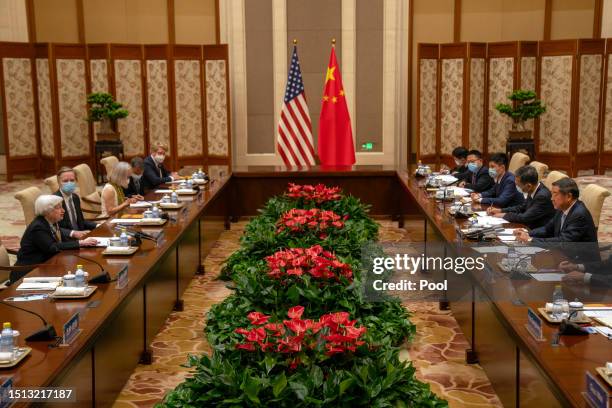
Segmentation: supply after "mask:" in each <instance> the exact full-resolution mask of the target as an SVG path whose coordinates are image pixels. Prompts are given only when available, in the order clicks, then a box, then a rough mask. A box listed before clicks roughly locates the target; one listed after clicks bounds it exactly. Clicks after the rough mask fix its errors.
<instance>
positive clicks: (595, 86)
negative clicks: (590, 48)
mask: <svg viewBox="0 0 612 408" xmlns="http://www.w3.org/2000/svg"><path fill="white" fill-rule="evenodd" d="M602 63H603V57H602V56H601V55H582V56H581V58H580V101H579V102H578V139H577V140H578V153H592V152H597V130H598V129H597V124H598V123H599V102H600V91H601V64H602Z"/></svg>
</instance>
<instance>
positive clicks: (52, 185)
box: [45, 176, 59, 194]
mask: <svg viewBox="0 0 612 408" xmlns="http://www.w3.org/2000/svg"><path fill="white" fill-rule="evenodd" d="M45 185H46V186H47V187H49V190H51V194H53V193H55V192H56V191H57V190H59V184H58V183H57V176H51V177H47V178H46V179H45Z"/></svg>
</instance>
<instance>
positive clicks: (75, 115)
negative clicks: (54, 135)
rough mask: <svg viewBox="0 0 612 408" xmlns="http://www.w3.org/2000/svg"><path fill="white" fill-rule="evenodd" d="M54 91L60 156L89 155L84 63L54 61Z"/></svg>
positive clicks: (77, 61)
mask: <svg viewBox="0 0 612 408" xmlns="http://www.w3.org/2000/svg"><path fill="white" fill-rule="evenodd" d="M55 64H56V71H57V89H58V98H59V122H60V136H61V141H62V143H61V146H62V156H63V157H72V156H86V155H88V154H89V134H88V131H87V122H86V121H85V120H84V119H85V118H86V117H87V89H86V77H85V61H84V60H76V59H57V60H56V61H55Z"/></svg>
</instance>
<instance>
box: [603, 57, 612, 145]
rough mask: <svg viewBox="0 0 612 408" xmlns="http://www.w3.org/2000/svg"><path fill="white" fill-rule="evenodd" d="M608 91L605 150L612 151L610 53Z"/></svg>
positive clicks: (609, 58)
mask: <svg viewBox="0 0 612 408" xmlns="http://www.w3.org/2000/svg"><path fill="white" fill-rule="evenodd" d="M606 75H607V81H608V82H607V84H608V86H607V89H606V90H605V91H606V112H605V113H604V123H603V127H604V142H603V150H604V151H606V152H611V151H612V54H610V55H608V72H607V73H606Z"/></svg>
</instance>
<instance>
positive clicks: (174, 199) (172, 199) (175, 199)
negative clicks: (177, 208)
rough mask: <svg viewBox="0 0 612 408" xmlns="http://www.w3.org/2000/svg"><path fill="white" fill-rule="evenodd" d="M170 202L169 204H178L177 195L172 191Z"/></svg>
mask: <svg viewBox="0 0 612 408" xmlns="http://www.w3.org/2000/svg"><path fill="white" fill-rule="evenodd" d="M170 202H171V203H174V204H176V203H178V194H176V191H175V190H172V194H171V195H170Z"/></svg>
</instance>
